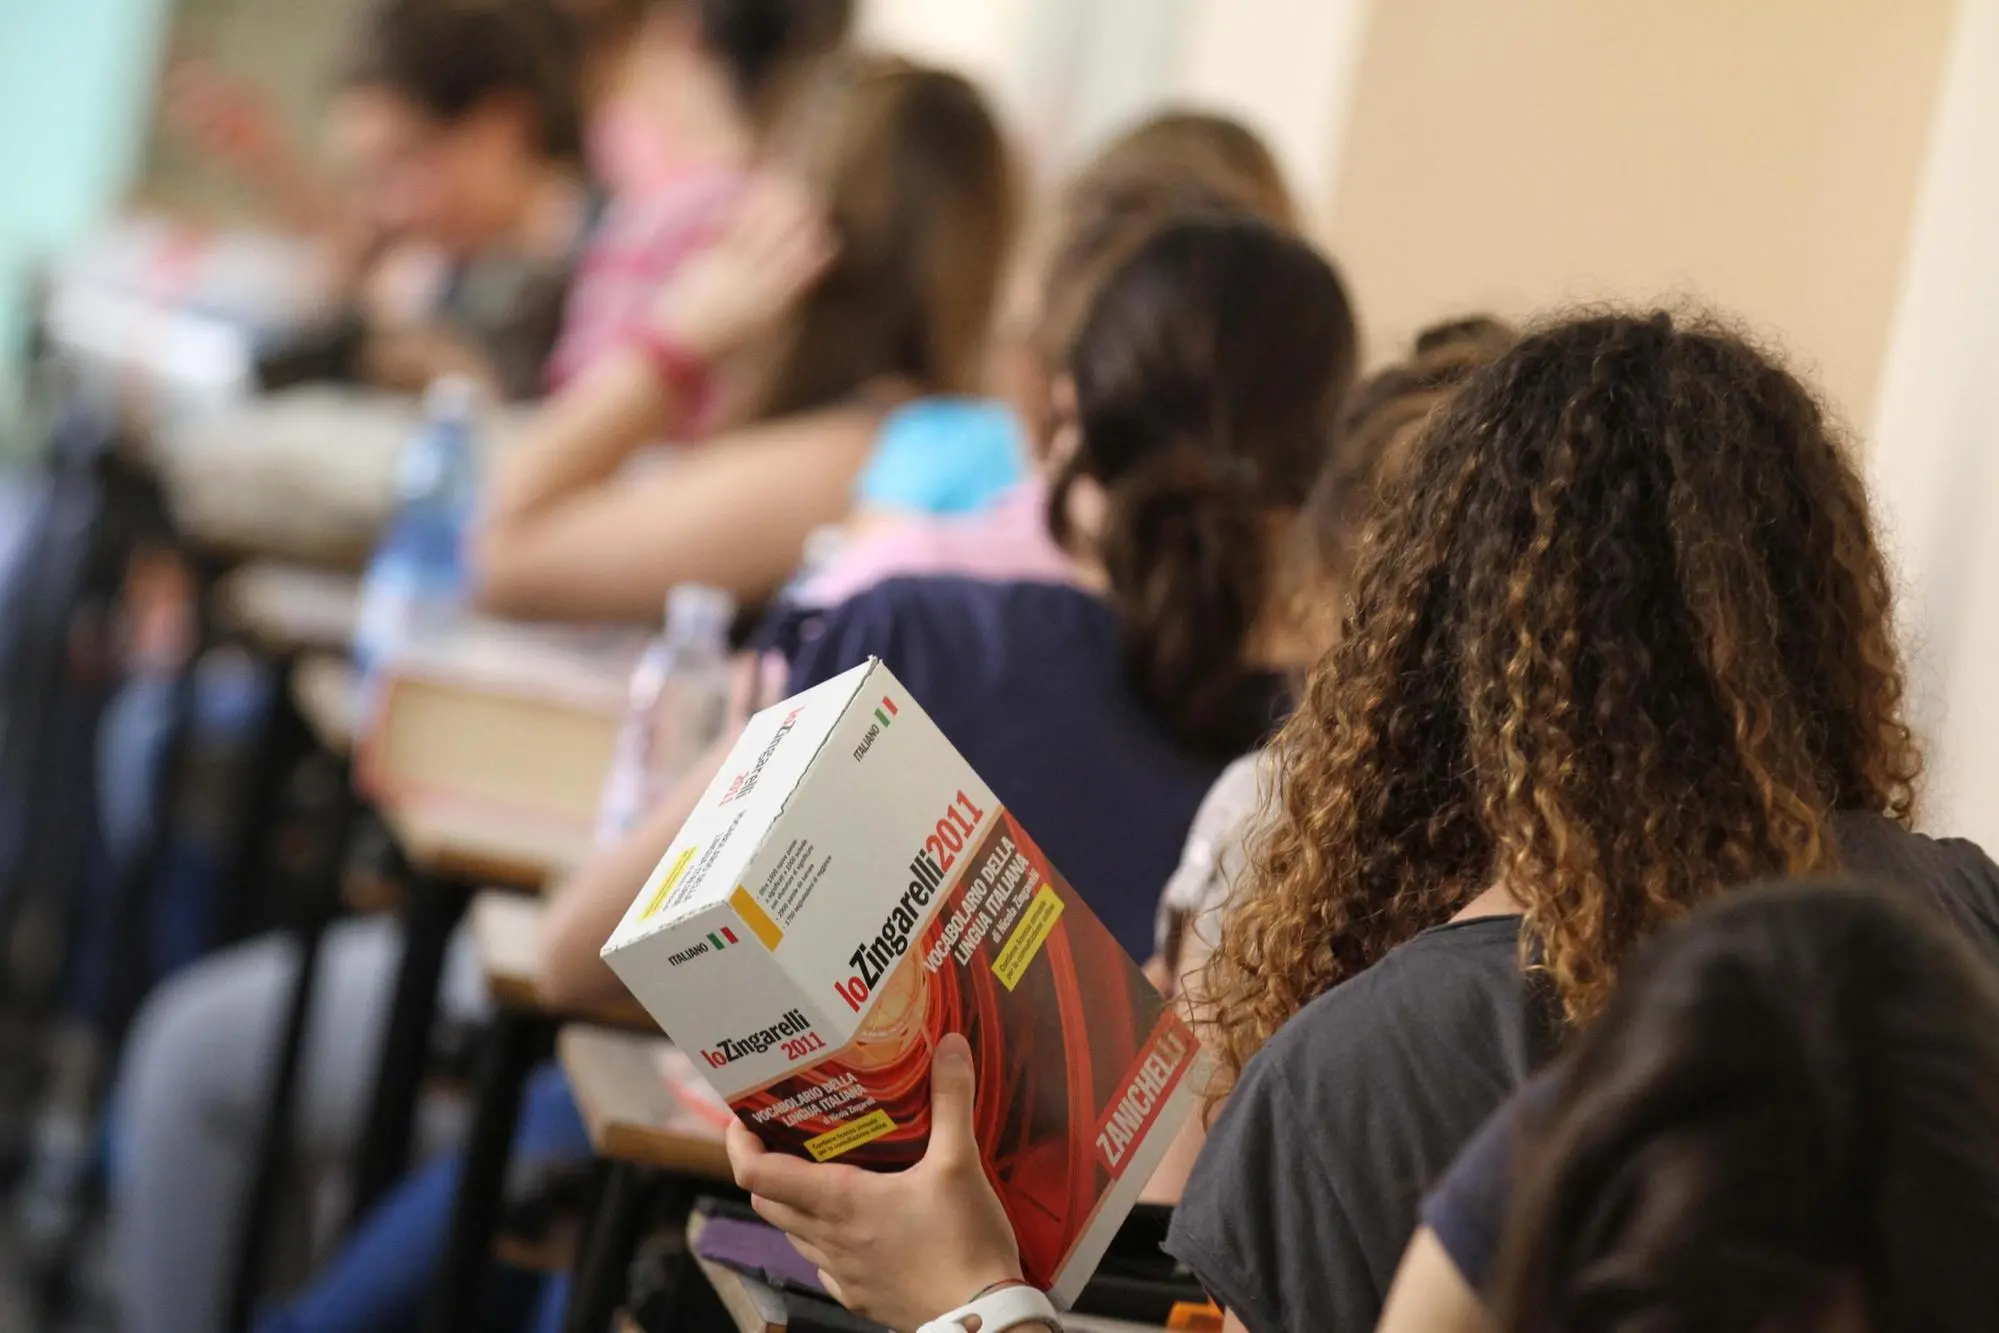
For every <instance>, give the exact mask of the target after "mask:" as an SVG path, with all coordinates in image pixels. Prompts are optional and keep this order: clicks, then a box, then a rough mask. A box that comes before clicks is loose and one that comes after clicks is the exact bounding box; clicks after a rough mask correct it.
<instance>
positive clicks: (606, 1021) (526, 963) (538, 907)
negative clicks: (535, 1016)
mask: <svg viewBox="0 0 1999 1333" xmlns="http://www.w3.org/2000/svg"><path fill="white" fill-rule="evenodd" d="M547 911H548V909H547V908H546V907H544V906H543V905H542V903H541V901H540V900H539V899H537V898H527V897H523V896H521V895H520V894H517V893H506V892H502V891H500V890H497V889H489V890H487V891H486V892H484V893H482V894H480V895H479V896H478V897H477V898H474V899H473V900H472V946H473V951H474V952H475V953H476V954H477V955H478V958H479V969H480V971H481V973H483V974H484V976H485V979H486V989H487V990H488V991H490V992H491V993H492V996H493V1000H494V1002H495V1003H497V1004H499V1005H500V1006H502V1007H503V1008H507V1009H520V1010H526V1011H533V1012H538V1013H549V1014H554V1013H555V1010H554V1008H553V1007H552V1006H550V1005H549V1004H547V1003H546V1002H544V1001H543V999H542V995H541V990H540V988H539V986H538V985H537V984H536V981H535V973H536V971H537V969H538V968H539V966H540V961H541V922H542V918H543V917H544V916H545V915H547ZM556 1016H557V1017H560V1018H564V1019H572V1020H576V1021H578V1022H586V1023H599V1024H602V1025H603V1026H605V1027H610V1028H619V1029H625V1030H629V1031H631V1032H636V1033H641V1034H643V1035H645V1036H647V1037H657V1036H658V1034H659V1028H658V1026H657V1025H656V1024H655V1023H654V1022H653V1021H652V1016H651V1015H649V1014H647V1013H646V1011H645V1010H644V1008H642V1007H641V1006H640V1005H639V1002H638V1001H636V1000H634V999H632V998H631V996H629V995H626V996H622V997H620V998H619V999H618V1000H615V1001H613V1002H611V1003H608V1004H604V1005H598V1006H593V1007H592V1008H590V1009H589V1010H587V1011H584V1012H568V1011H564V1012H561V1013H559V1014H556Z"/></svg>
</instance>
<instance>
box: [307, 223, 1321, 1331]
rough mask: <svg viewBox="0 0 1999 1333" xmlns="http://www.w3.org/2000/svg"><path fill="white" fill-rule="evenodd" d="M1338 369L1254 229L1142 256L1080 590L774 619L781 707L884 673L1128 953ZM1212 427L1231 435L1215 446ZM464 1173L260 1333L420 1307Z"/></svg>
mask: <svg viewBox="0 0 1999 1333" xmlns="http://www.w3.org/2000/svg"><path fill="white" fill-rule="evenodd" d="M1353 348H1354V329H1353V322H1352V319H1351V316H1350V315H1349V314H1348V313H1347V305H1346V300H1345V296H1344V293H1343V292H1342V290H1341V288H1340V285H1339V280H1338V278H1337V277H1336V276H1335V275H1334V273H1333V271H1332V269H1331V268H1330V267H1329V266H1328V265H1327V264H1326V263H1325V261H1324V260H1322V259H1320V258H1319V257H1318V256H1317V255H1315V254H1314V253H1313V252H1312V251H1311V250H1310V249H1309V247H1307V246H1305V245H1304V244H1303V243H1302V242H1299V241H1297V240H1294V239H1290V238H1287V237H1284V236H1282V235H1281V234H1279V233H1277V232H1276V231H1274V230H1272V229H1270V228H1268V227H1267V226H1264V225H1263V224H1260V223H1256V222H1251V221H1247V220H1217V221H1206V222H1187V223H1182V224H1179V225H1176V226H1173V227H1170V228H1168V229H1166V230H1164V231H1162V232H1160V233H1159V234H1158V235H1157V236H1156V237H1155V238H1154V239H1153V240H1152V241H1151V242H1149V243H1147V244H1146V245H1145V246H1144V247H1143V248H1142V249H1141V250H1140V251H1139V253H1138V255H1137V256H1135V257H1134V258H1133V259H1132V260H1131V262H1130V263H1129V264H1128V265H1127V266H1126V267H1125V268H1124V269H1122V270H1120V271H1119V273H1118V274H1117V275H1116V276H1115V277H1114V278H1113V279H1112V280H1111V281H1110V282H1109V284H1108V285H1107V286H1106V288H1105V290H1104V292H1103V294H1102V296H1101V297H1100V298H1099V301H1098V304H1097V306H1096V308H1095V310H1094V311H1093V312H1092V315H1091V317H1090V319H1089V320H1088V321H1087V322H1086V324H1085V326H1084V329H1083V332H1082V333H1081V334H1080V335H1079V338H1078V341H1077V348H1076V352H1075V354H1074V357H1073V358H1072V361H1071V366H1070V370H1071V373H1072V375H1073V377H1074V379H1075V381H1076V385H1077V402H1078V419H1077V425H1076V427H1075V428H1073V429H1071V430H1070V431H1068V432H1065V434H1064V438H1063V440H1062V441H1061V444H1060V446H1059V449H1060V454H1061V457H1062V458H1063V459H1064V464H1063V467H1062V470H1061V473H1060V476H1059V480H1058V482H1057V486H1056V489H1055V495H1056V496H1057V497H1059V500H1058V502H1059V503H1061V504H1062V505H1063V506H1064V507H1063V508H1062V509H1060V510H1058V511H1056V512H1054V513H1051V523H1052V524H1054V525H1055V526H1056V528H1057V530H1058V531H1060V532H1063V533H1064V534H1065V535H1069V534H1073V546H1072V549H1073V550H1075V552H1076V559H1077V561H1078V564H1079V566H1080V567H1081V568H1080V571H1079V572H1080V582H1081V583H1082V585H1083V586H1080V587H1079V586H1073V585H1070V584H1026V583H1014V584H983V583H975V582H971V581H967V580H962V579H952V578H939V579H927V580H926V579H910V580H896V581H892V582H890V583H887V584H884V585H882V586H881V587H880V588H878V589H876V590H874V591H873V592H870V593H865V594H862V595H861V596H860V597H857V598H855V599H854V600H852V601H850V602H848V603H845V604H843V605H842V606H840V607H838V608H835V609H833V610H831V611H826V612H814V613H809V614H808V615H807V616H805V617H804V618H789V619H787V621H786V623H785V624H784V625H782V626H781V627H780V628H779V630H778V638H779V639H780V640H781V641H782V644H783V648H784V655H785V656H786V657H788V659H789V679H788V681H787V682H786V685H785V689H786V691H787V692H796V691H799V690H803V689H806V688H809V687H810V686H811V685H814V684H817V683H818V682H820V681H822V680H825V679H828V678H830V677H831V676H833V675H836V674H838V673H839V672H840V671H843V670H845V669H847V668H848V667H849V666H852V665H855V664H856V663H858V662H860V661H862V660H864V659H865V658H867V657H868V656H870V655H880V656H883V657H885V658H886V659H887V660H888V661H889V662H890V663H891V664H892V666H894V667H895V668H896V669H897V670H898V671H899V672H901V673H902V678H903V680H904V683H905V684H907V685H908V686H909V688H910V690H911V692H912V693H914V694H915V695H916V696H917V697H918V698H919V699H921V700H922V701H923V703H924V706H925V708H926V710H927V711H929V712H930V714H931V715H932V716H933V717H934V718H936V720H937V721H938V723H939V725H940V726H942V727H943V728H944V729H945V731H946V732H947V733H948V734H949V735H950V736H951V737H952V738H953V740H954V741H955V742H956V743H957V744H958V746H959V747H960V748H961V749H962V750H964V751H965V753H966V755H967V757H968V758H969V759H970V760H971V761H972V763H973V764H974V765H976V766H978V768H979V770H980V772H981V773H982V774H983V775H985V776H986V777H987V778H988V780H989V781H990V782H991V783H992V784H993V785H994V786H995V787H996V789H998V790H999V791H1001V792H1002V793H1005V794H1007V796H1008V800H1009V808H1010V809H1013V810H1015V811H1016V812H1017V813H1018V814H1019V816H1020V818H1021V820H1022V822H1023V823H1024V824H1026V825H1027V826H1028V827H1030V828H1033V829H1034V830H1035V837H1036V839H1037V840H1038V841H1039V842H1040V843H1041V844H1042V846H1043V847H1044V848H1045V849H1046V850H1047V851H1048V853H1049V856H1050V857H1051V858H1052V859H1053V860H1054V861H1055V862H1056V863H1057V864H1060V865H1062V866H1063V867H1064V869H1065V872H1066V873H1068V874H1070V875H1072V876H1073V877H1074V882H1075V883H1076V884H1077V886H1078V889H1079V891H1081V892H1083V893H1084V894H1085V895H1086V896H1088V897H1089V898H1090V899H1091V901H1092V903H1093V905H1095V906H1096V907H1097V909H1098V911H1099V913H1100V914H1101V915H1103V916H1104V918H1105V921H1106V924H1107V925H1109V926H1110V927H1111V929H1112V930H1113V932H1114V933H1121V934H1122V936H1123V937H1124V938H1127V939H1129V938H1131V937H1132V936H1133V935H1134V934H1136V935H1137V936H1138V937H1140V938H1143V936H1144V934H1145V933H1146V932H1147V931H1149V929H1150V916H1151V910H1152V900H1153V898H1155V897H1156V896H1157V889H1158V884H1159V883H1160V881H1161V880H1162V879H1163V877H1164V875H1165V872H1166V869H1167V868H1168V867H1169V866H1170V864H1171V861H1172V857H1173V854H1174V850H1175V848H1177V847H1178V845H1179V842H1180V839H1181V838H1182V836H1183V835H1184V833H1185V831H1186V825H1187V820H1188V818H1189V816H1190V815H1191V814H1192V811H1193V807H1194V805H1195V803H1196V802H1197V801H1198V800H1199V798H1200V794H1201V792H1202V791H1203V790H1204V789H1205V787H1206V786H1207V785H1208V783H1209V782H1211V781H1212V779H1213V777H1214V774H1215V772H1216V771H1217V770H1218V769H1219V767H1220V766H1221V764H1222V763H1223V762H1225V761H1226V758H1227V757H1228V756H1229V755H1232V754H1234V753H1238V752H1240V751H1242V750H1244V749H1246V748H1249V747H1251V746H1254V745H1255V744H1257V743H1258V742H1259V741H1260V740H1261V739H1262V738H1263V736H1264V735H1265V734H1266V733H1267V732H1268V730H1269V729H1270V727H1271V726H1272V724H1273V723H1274V721H1275V719H1276V717H1277V715H1278V711H1279V709H1280V706H1281V696H1282V694H1283V684H1282V680H1281V677H1279V676H1278V675H1276V674H1275V673H1272V672H1270V671H1268V670H1266V669H1264V667H1263V665H1262V663H1261V662H1260V660H1259V658H1260V651H1261V649H1262V647H1263V645H1264V644H1265V643H1266V642H1267V641H1268V640H1267V638H1266V629H1267V624H1268V622H1267V621H1266V618H1265V617H1266V612H1279V613H1281V612H1282V610H1283V609H1284V607H1283V605H1282V603H1281V602H1280V601H1279V600H1278V599H1276V598H1274V597H1273V596H1272V595H1271V594H1272V593H1273V591H1274V586H1275V580H1274V577H1273V572H1274V569H1275V567H1276V560H1275V557H1276V555H1277V552H1278V551H1279V550H1280V548H1281V545H1282V543H1283V542H1284V541H1285V540H1287V539H1288V538H1289V536H1290V520H1291V518H1292V516H1293V515H1295V513H1296V510H1297V506H1298V504H1299V501H1300V500H1301V499H1302V497H1303V494H1304V492H1305V490H1306V488H1307V486H1308V484H1309V481H1310V479H1311V476H1312V474H1313V472H1314V471H1315V470H1316V468H1317V466H1318V464H1319V463H1320V461H1321V460H1322V459H1323V457H1324V454H1325V449H1326V442H1327V439H1328V438H1329V431H1330V427H1331V422H1332V419H1333V414H1334V412H1335V410H1336V408H1337V404H1338V402H1339V399H1340V397H1341V394H1342V391H1343V390H1344V388H1345V386H1346V384H1347V381H1348V379H1349V377H1350V372H1351V366H1352V364H1353ZM1217 420H1225V421H1229V422H1231V423H1233V429H1231V430H1230V431H1229V432H1228V433H1226V434H1217V435H1211V434H1208V433H1206V432H1207V429H1208V427H1209V426H1210V425H1211V423H1213V422H1215V421H1217ZM808 626H809V629H808ZM733 739H734V738H733V736H732V737H729V738H727V740H725V741H724V742H723V743H722V744H721V745H719V746H718V747H717V749H716V751H715V752H714V754H713V755H712V757H711V760H710V762H708V763H706V764H704V765H703V766H701V767H699V768H698V769H697V770H696V771H693V772H690V773H689V774H688V775H687V776H686V778H685V779H683V781H682V783H681V784H680V785H679V786H678V787H676V788H675V790H674V791H673V792H672V793H671V794H670V795H669V796H668V797H667V799H666V800H665V801H663V802H662V803H661V805H660V807H659V808H658V809H657V810H656V811H654V812H653V813H652V814H650V815H649V816H648V817H647V819H646V820H645V821H644V822H643V823H641V824H640V825H639V826H638V827H637V828H636V829H635V830H634V831H633V832H632V833H631V834H629V835H627V837H626V838H625V839H624V841H623V842H621V843H620V844H618V845H617V846H616V847H613V848H611V849H609V850H607V851H605V852H604V853H602V854H600V855H599V856H597V857H596V858H594V859H593V860H592V862H591V863H590V864H589V865H587V866H586V867H584V868H583V869H582V870H580V871H579V872H577V874H575V875H574V876H572V877H571V879H570V881H569V882H568V883H567V884H565V885H564V886H562V887H561V889H560V890H559V891H558V892H557V893H556V895H555V897H554V899H553V902H552V903H551V905H550V910H549V915H548V919H547V923H546V926H545V930H546V938H545V940H544V978H543V989H544V994H545V995H546V996H547V997H548V998H549V999H550V1000H551V1002H552V1003H555V1004H557V1005H558V1006H561V1005H582V1004H587V1003H590V1002H592V1001H595V1000H598V999H602V998H604V997H607V996H616V995H619V994H622V987H621V986H620V984H619V983H618V982H617V980H616V978H615V977H613V976H612V975H611V973H610V971H609V969H608V968H606V967H605V966H604V964H603V962H602V960H601V959H600V958H599V957H598V950H599V949H600V948H601V947H602V945H603V942H604V940H605V939H606V938H607V937H608V936H609V934H610V931H611V928H612V926H613V925H615V923H616V922H617V920H618V918H619V917H620V916H622V915H623V913H624V911H625V910H626V908H627V907H629V905H630V903H631V898H632V895H633V894H634V893H636V892H637V890H638V887H639V885H640V884H642V883H643V882H644V879H645V877H646V875H647V874H648V873H649V872H650V871H651V869H652V867H653V864H654V862H656V861H657V860H658V858H659V857H660V855H661V854H663V852H664V851H665V849H666V846H667V844H668V843H670V842H671V840H672V838H673V836H674V834H675V833H677V832H678V829H679V825H680V822H681V820H682V819H683V818H684V817H685V815H686V813H687V811H688V810H689V809H690V808H691V806H692V804H693V802H694V801H695V800H696V799H697V798H698V797H699V795H700V794H701V792H702V791H703V790H704V789H705V787H706V785H707V782H708V780H709V778H710V777H712V775H713V773H714V771H715V769H716V767H718V766H719V765H720V763H721V760H722V757H723V756H724V755H725V754H726V752H727V748H728V745H729V743H731V742H733ZM1107 827H1114V828H1117V829H1118V830H1119V837H1118V839H1117V840H1116V845H1115V846H1111V845H1110V844H1108V843H1106V842H1105V840H1104V839H1103V838H1102V836H1101V832H1102V830H1103V829H1104V828H1107ZM565 1126H566V1127H567V1130H568V1132H569V1133H570V1134H571V1136H572V1138H574V1139H576V1140H578V1141H577V1142H576V1143H575V1146H576V1148H577V1149H578V1150H579V1151H581V1150H582V1149H583V1145H582V1143H581V1142H580V1135H577V1133H576V1130H575V1117H574V1112H573V1110H570V1109H566V1108H564V1107H562V1106H560V1105H559V1104H553V1103H551V1104H550V1105H548V1106H545V1107H543V1108H542V1109H541V1110H540V1111H539V1112H538V1111H537V1110H535V1108H534V1107H530V1110H529V1113H528V1114H527V1115H525V1116H524V1117H523V1121H522V1128H521V1132H520V1134H519V1136H518V1137H517V1146H523V1145H526V1144H529V1143H532V1142H539V1141H543V1140H544V1137H545V1135H546V1134H547V1133H549V1132H550V1131H551V1130H554V1131H557V1132H560V1131H561V1130H562V1129H563V1128H564V1127H565ZM455 1167H456V1164H455V1163H444V1164H440V1165H439V1166H437V1167H435V1168H433V1169H431V1170H428V1171H426V1172H423V1173H420V1174H419V1176H418V1177H416V1178H414V1179H413V1180H412V1181H411V1182H410V1183H409V1184H408V1185H407V1186H406V1187H405V1188H404V1189H403V1190H401V1191H399V1192H398V1193H397V1195H395V1196H394V1197H392V1198H391V1199H390V1200H388V1201H387V1203H386V1204H385V1205H384V1207H383V1208H382V1209H381V1210H380V1211H379V1212H378V1213H377V1214H376V1215H375V1216H374V1217H372V1218H371V1219H370V1220H369V1222H368V1224H367V1225H364V1227H363V1228H362V1230H361V1231H360V1233H359V1234H357V1236H356V1237H355V1239H354V1241H353V1242H352V1243H351V1244H350V1245H349V1246H348V1247H347V1249H346V1250H345V1251H344V1252H343V1254H342V1255H341V1256H340V1257H339V1258H338V1259H337V1260H336V1262H335V1264H334V1266H333V1267H332V1268H331V1269H330V1270H329V1272H328V1274H327V1275H326V1277H325V1278H324V1279H323V1280H322V1281H321V1282H319V1283H318V1284H316V1285H315V1286H314V1288H313V1289H312V1290H310V1291H308V1292H307V1293H306V1294H305V1295H304V1296H303V1297H302V1298H301V1299H300V1300H299V1301H298V1302H297V1303H296V1304H295V1305H293V1306H292V1307H291V1308H290V1309H289V1310H287V1311H284V1312H281V1313H279V1314H277V1315H275V1316H274V1317H273V1319H272V1321H271V1323H270V1324H269V1325H268V1327H269V1328H270V1329H271V1330H272V1333H276V1331H277V1330H280V1329H282V1330H286V1333H299V1331H301V1330H333V1329H360V1328H369V1327H379V1326H382V1325H383V1324H384V1323H385V1322H386V1321H388V1320H390V1319H392V1318H393V1317H395V1316H396V1315H397V1314H398V1313H401V1312H406V1311H407V1310H409V1309H410V1308H412V1307H414V1306H415V1305H416V1303H417V1302H419V1301H420V1300H421V1298H422V1295H423V1291H424V1284H425V1281H426V1279H427V1265H428V1263H429V1262H430V1261H432V1260H434V1256H435V1255H436V1254H437V1253H438V1251H439V1249H440V1248H441V1246H442V1244H443V1239H444V1232H445V1230H446V1225H447V1222H448V1217H449V1209H450V1200H451V1194H452V1184H453V1181H454V1179H455V1176H454V1174H453V1173H454V1171H455Z"/></svg>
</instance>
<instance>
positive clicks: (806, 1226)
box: [750, 1194, 832, 1267]
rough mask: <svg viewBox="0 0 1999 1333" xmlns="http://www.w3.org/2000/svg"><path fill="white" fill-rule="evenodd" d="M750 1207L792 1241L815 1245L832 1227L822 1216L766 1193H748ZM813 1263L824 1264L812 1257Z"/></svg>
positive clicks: (822, 1265) (821, 1260)
mask: <svg viewBox="0 0 1999 1333" xmlns="http://www.w3.org/2000/svg"><path fill="white" fill-rule="evenodd" d="M750 1207H751V1208H752V1209H754V1210H755V1211H756V1215H757V1216H758V1217H761V1218H762V1219H763V1220H764V1221H766V1222H768V1223H770V1224H771V1225H772V1226H774V1227H776V1228H777V1229H778V1230H779V1231H782V1232H783V1233H784V1234H785V1235H787V1236H789V1237H791V1238H792V1241H793V1242H794V1243H802V1244H812V1245H817V1244H818V1243H819V1242H820V1241H821V1240H822V1239H823V1238H824V1237H825V1235H826V1233H827V1232H829V1231H830V1230H831V1229H832V1226H831V1224H830V1223H828V1222H827V1221H826V1219H824V1218H822V1217H816V1216H814V1215H813V1214H811V1213H806V1212H801V1211H800V1210H799V1209H797V1208H794V1207H792V1206H791V1205H790V1204H788V1203H782V1202H780V1201H778V1200H776V1199H773V1198H771V1197H770V1196H769V1195H766V1194H752V1195H750ZM813 1262H814V1263H816V1264H819V1265H820V1266H821V1267H824V1266H825V1262H826V1261H825V1260H823V1259H814V1260H813Z"/></svg>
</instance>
